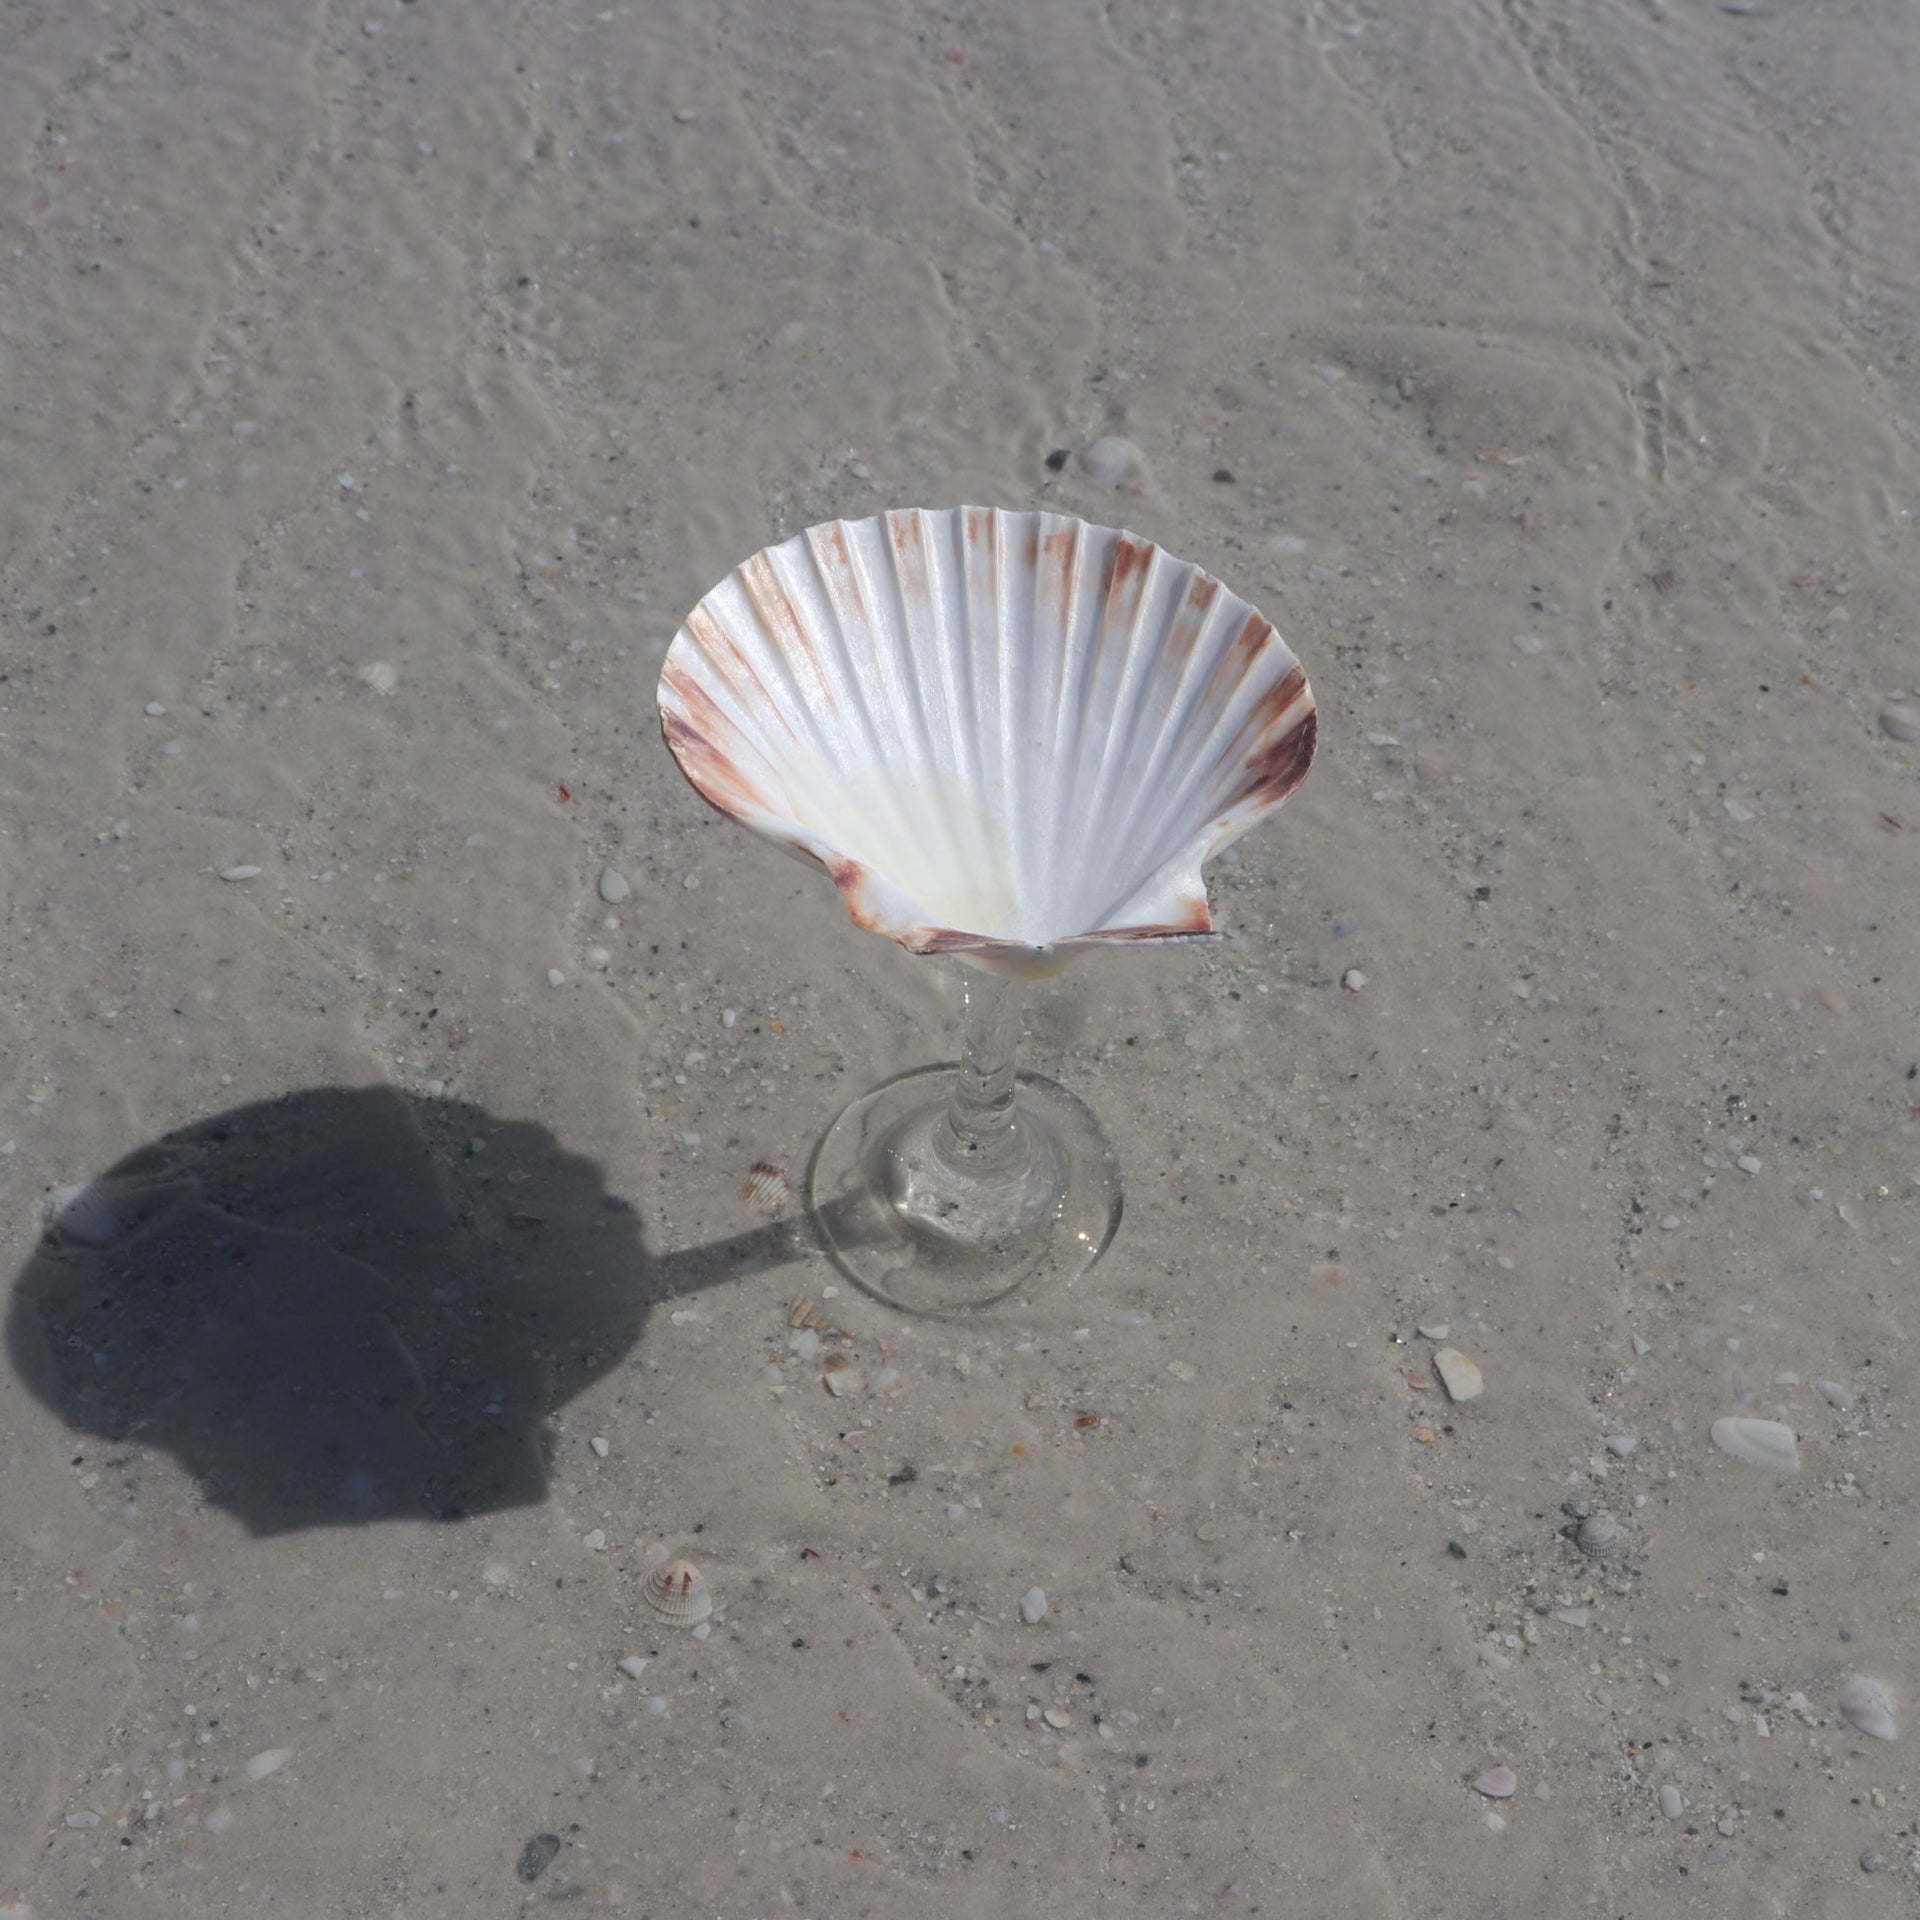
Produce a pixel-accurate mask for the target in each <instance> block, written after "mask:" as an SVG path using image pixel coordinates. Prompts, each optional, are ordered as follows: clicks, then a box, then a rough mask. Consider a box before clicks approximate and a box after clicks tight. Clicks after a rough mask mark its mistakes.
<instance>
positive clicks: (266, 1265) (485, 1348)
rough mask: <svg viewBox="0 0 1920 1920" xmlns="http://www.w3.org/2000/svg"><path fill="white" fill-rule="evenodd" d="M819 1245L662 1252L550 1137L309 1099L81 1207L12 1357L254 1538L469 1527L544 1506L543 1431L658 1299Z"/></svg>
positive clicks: (165, 1152)
mask: <svg viewBox="0 0 1920 1920" xmlns="http://www.w3.org/2000/svg"><path fill="white" fill-rule="evenodd" d="M813 1251H814V1241H813V1239H812V1237H811V1230H810V1229H809V1228H808V1227H807V1226H806V1225H805V1224H804V1223H803V1222H802V1221H801V1220H800V1219H799V1218H798V1217H795V1218H789V1219H782V1220H777V1221H774V1222H773V1223H771V1224H770V1225H767V1226H763V1227H759V1228H756V1229H754V1230H752V1231H748V1232H743V1233H740V1234H737V1235H734V1236H732V1237H731V1238H729V1239H726V1240H721V1241H716V1242H713V1243H710V1244H708V1245H705V1246H700V1247H694V1248H690V1249H688V1250H686V1251H684V1252H680V1253H673V1254H666V1255H656V1254H653V1253H651V1252H650V1251H649V1250H648V1248H647V1246H646V1244H645V1241H644V1238H643V1236H642V1233H641V1229H640V1223H639V1221H638V1219H637V1218H636V1216H635V1215H634V1213H633V1211H632V1209H631V1207H630V1206H629V1205H628V1204H627V1203H626V1202H625V1201H623V1200H622V1199H620V1198H619V1197H618V1196H616V1195H614V1194H611V1193H609V1192H608V1191H607V1188H606V1186H605V1182H604V1178H603V1175H602V1172H601V1169H600V1168H599V1167H598V1165H597V1164H595V1163H594V1162H593V1161H591V1160H588V1159H586V1158H584V1157H583V1156H581V1155H578V1154H574V1153H571V1152H569V1151H568V1150H567V1149H566V1148H564V1147H563V1146H561V1144H560V1143H559V1142H558V1141H557V1140H556V1139H555V1138H554V1136H553V1135H552V1134H551V1133H550V1132H548V1131H547V1129H545V1128H544V1127H541V1126H538V1125H536V1124H533V1123H531V1122H527V1121H517V1120H516V1121H502V1120H499V1119H496V1118H495V1117H494V1116H492V1115H490V1114H488V1113H486V1112H485V1111H484V1110H482V1109H480V1108H477V1107H474V1106H471V1105H468V1104H465V1103H462V1102H458V1101H450V1100H429V1099H421V1098H415V1097H413V1096H410V1095H407V1094H404V1093H401V1092H399V1091H397V1090H396V1089H394V1088H391V1087H359V1088H341V1087H320V1088H311V1089H306V1090H303V1091H300V1092H297V1093H292V1094H289V1095H287V1096H285V1097H284V1098H282V1099H279V1100H273V1101H266V1102H262V1103H260V1104H258V1105H254V1106H249V1107H243V1108H238V1109H235V1110H234V1111H232V1112H228V1113H224V1114H220V1115H218V1116H216V1117H215V1118H213V1119H210V1120H207V1121H204V1122H202V1123H200V1124H199V1125H196V1126H193V1127H189V1128H185V1129H183V1130H181V1131H180V1132H178V1133H173V1134H169V1135H167V1136H165V1137H164V1138H162V1139H160V1140H157V1141H155V1142H153V1143H152V1144H151V1145H150V1146H147V1147H144V1148H142V1149H140V1150H139V1151H137V1152H135V1153H133V1154H130V1155H128V1156H127V1157H126V1158H125V1159H123V1160H121V1161H120V1162H119V1163H118V1164H117V1165H115V1166H114V1167H113V1168H111V1169H110V1170H109V1171H108V1172H107V1173H106V1174H104V1175H103V1176H102V1177H101V1178H100V1179H98V1180H96V1181H94V1182H92V1183H91V1184H90V1185H89V1186H88V1187H87V1188H86V1189H85V1190H84V1191H83V1192H81V1193H78V1194H74V1195H71V1196H68V1197H67V1198H66V1200H65V1202H64V1205H63V1206H62V1207H61V1208H60V1210H59V1211H58V1213H57V1214H56V1216H55V1218H54V1220H53V1221H52V1223H51V1224H50V1226H49V1228H48V1231H47V1232H46V1234H45V1235H44V1237H43V1238H42V1240H41V1242H40V1244H39V1245H38V1247H37V1248H36V1249H35V1251H34V1253H33V1255H32V1256H31V1258H30V1259H29V1260H28V1261H27V1263H26V1265H25V1266H24V1267H23V1269H22V1270H21V1272H20V1274H19V1275H18V1277H17V1279H16V1281H15V1284H14V1288H13V1293H12V1298H11V1301H10V1303H9V1312H8V1319H7V1343H8V1350H9V1353H10V1355H11V1358H12V1360H13V1364H14V1367H15V1369H16V1371H17V1372H18V1373H19V1374H20V1376H21V1377H22V1378H23V1379H24V1380H25V1381H26V1382H27V1384H28V1385H29V1386H30V1387H31V1389H32V1390H33V1391H34V1392H35V1393H36V1394H37V1395H38V1396H39V1397H40V1398H41V1399H42V1400H44V1401H45V1402H46V1403H47V1404H48V1405H49V1406H51V1407H53V1408H54V1409H55V1410H56V1411H57V1412H58V1413H59V1414H60V1416H61V1417H62V1419H64V1420H65V1421H67V1422H68V1423H69V1424H70V1425H71V1426H73V1427H74V1428H76V1429H78V1430H79V1431H80V1432H83V1433H86V1434H91V1435H94V1436H96V1437H97V1438H98V1439H100V1440H102V1441H106V1442H109V1443H112V1444H113V1445H116V1446H126V1447H129V1448H133V1449H158V1450H161V1451H164V1452H166V1453H169V1454H171V1455H173V1456H174V1457H175V1458H176V1459H177V1460H178V1461H179V1463H180V1465H181V1466H182V1468H183V1469H184V1470H185V1471H186V1472H187V1473H189V1474H190V1475H191V1476H192V1477H193V1479H194V1481H195V1482H196V1484H197V1486H198V1487H199V1489H200V1490H201V1492H202V1493H203V1495H204V1497H205V1498H206V1499H207V1500H208V1501H209V1502H211V1503H213V1504H215V1505H217V1506H220V1507H222V1508H225V1509H226V1510H228V1511H230V1512H232V1513H233V1514H235V1515H236V1516H237V1517H238V1518H239V1519H240V1520H241V1521H242V1522H243V1523H244V1524H245V1525H246V1526H247V1527H248V1528H249V1529H250V1530H251V1531H252V1532H254V1533H256V1534H273V1533H280V1532H285V1531H288V1530H291V1529H295V1528H301V1527H314V1526H337V1525H352V1524H364V1523H367V1522H371V1521H375V1520H384V1519H397V1518H419V1517H421V1516H433V1517H438V1518H441V1519H457V1518H459V1517H461V1516H463V1515H466V1514H472V1513H484V1512H489V1511H494V1510H498V1509H502V1508H507V1507H514V1506H523V1505H527V1504H530V1503H532V1502H536V1501H539V1500H541V1499H543V1498H544V1497H545V1495H546V1492H547V1487H548V1465H549V1460H548V1455H549V1450H550V1446H551V1442H552V1430H551V1416H552V1415H553V1414H555V1413H556V1412H557V1411H558V1410H559V1409H560V1408H562V1407H564V1406H565V1405H566V1403H567V1402H568V1401H570V1400H571V1399H573V1398H574V1397H576V1396H577V1395H578V1394H580V1393H581V1392H582V1391H583V1390H584V1389H586V1388H587V1387H588V1386H590V1385H591V1384H592V1383H593V1382H595V1381H596V1380H599V1379H601V1378H603V1377H604V1376H605V1375H606V1374H607V1373H608V1372H610V1371H611V1370H612V1369H613V1368H615V1367H616V1366H618V1365H619V1364H620V1363H621V1362H622V1361H623V1360H624V1359H625V1358H626V1356H627V1355H628V1354H629V1353H630V1352H631V1351H632V1349H633V1347H634V1345H635V1343H636V1342H637V1341H638V1340H639V1338H640V1335H641V1333H642V1332H643V1331H644V1329H645V1326H646V1321H647V1316H648V1315H649V1313H650V1312H652V1310H653V1309H654V1308H655V1307H656V1306H658V1305H659V1304H660V1303H661V1302H663V1301H668V1302H670V1301H673V1300H675V1299H679V1298H681V1297H684V1296H686V1295H689V1294H693V1293H696V1292H699V1291H701V1290H703V1289H705V1288H709V1287H717V1286H721V1285H724V1284H726V1283H727V1282H729V1281H736V1280H744V1279H747V1278H750V1277H751V1276H753V1275H755V1274H759V1273H764V1272H768V1271H770V1270H772V1269H775V1268H778V1267H782V1266H786V1265H789V1264H792V1263H794V1262H796V1261H799V1260H801V1259H804V1258H806V1257H808V1256H809V1255H810V1254H811V1253H812V1252H813ZM109 1464H115V1463H109ZM117 1465H118V1466H119V1468H120V1470H122V1471H123V1472H126V1473H130V1474H133V1475H137V1474H138V1471H139V1466H138V1458H137V1455H134V1456H133V1457H131V1458H129V1459H128V1460H127V1461H123V1462H120V1463H117Z"/></svg>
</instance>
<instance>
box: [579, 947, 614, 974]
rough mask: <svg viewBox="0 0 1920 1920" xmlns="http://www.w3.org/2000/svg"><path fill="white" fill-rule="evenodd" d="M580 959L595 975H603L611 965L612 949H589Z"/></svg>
mask: <svg viewBox="0 0 1920 1920" xmlns="http://www.w3.org/2000/svg"><path fill="white" fill-rule="evenodd" d="M580 958H581V959H582V960H584V961H585V962H586V963H587V965H588V966H590V967H591V968H592V969H593V970H594V972H595V973H605V972H606V970H607V969H608V968H609V967H610V966H612V965H613V952H612V949H611V948H608V947H589V948H588V949H587V950H586V952H585V953H583V954H582V955H581V956H580Z"/></svg>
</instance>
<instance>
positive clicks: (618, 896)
mask: <svg viewBox="0 0 1920 1920" xmlns="http://www.w3.org/2000/svg"><path fill="white" fill-rule="evenodd" d="M632 891H633V889H632V888H631V887H630V886H628V885H627V876H626V875H625V874H624V873H621V872H619V871H618V870H617V869H615V868H613V867H603V868H602V869H601V872H600V898H601V899H602V900H604V901H605V902H606V903H607V905H608V906H610V907H617V906H618V905H619V904H620V902H621V901H622V900H624V899H625V898H626V897H627V895H628V894H630V893H631V892H632Z"/></svg>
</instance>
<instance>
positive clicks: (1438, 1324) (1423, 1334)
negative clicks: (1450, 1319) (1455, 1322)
mask: <svg viewBox="0 0 1920 1920" xmlns="http://www.w3.org/2000/svg"><path fill="white" fill-rule="evenodd" d="M1452 1331H1453V1328H1452V1327H1451V1326H1449V1325H1448V1324H1447V1322H1446V1321H1444V1320H1436V1321H1434V1322H1433V1324H1432V1325H1431V1326H1426V1327H1422V1328H1420V1329H1419V1333H1420V1338H1421V1339H1422V1340H1444V1339H1445V1338H1446V1337H1447V1335H1448V1334H1450V1333H1451V1332H1452Z"/></svg>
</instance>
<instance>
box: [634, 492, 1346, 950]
mask: <svg viewBox="0 0 1920 1920" xmlns="http://www.w3.org/2000/svg"><path fill="white" fill-rule="evenodd" d="M659 700H660V718H661V726H662V730H663V732H664V734H665V737H666V741H667V745H668V746H669V747H670V748H671V749H672V751H673V754H674V757H675V758H676V759H677V760H678V762H679V764H680V767H681V770H682V771H683V772H684V773H685V774H686V776H687V778H688V779H689V780H690V781H691V782H692V783H693V785H694V786H695V788H697V789H698V791H699V792H700V793H701V794H702V795H703V796H704V797H705V798H706V799H707V800H708V801H709V802H710V803H711V804H712V805H713V806H714V807H716V808H717V809H718V810H719V811H720V812H722V813H725V814H728V815H730V816H731V817H732V818H734V819H736V820H738V821H740V822H741V823H742V824H743V825H745V826H748V827H751V828H753V829H754V831H755V832H757V833H761V834H764V835H765V836H766V837H767V838H769V839H771V840H774V841H775V842H777V843H778V844H780V845H781V846H783V847H785V848H787V849H788V850H789V851H791V852H793V853H795V854H797V855H799V856H800V857H801V858H803V859H806V860H809V861H812V862H814V863H816V864H818V865H819V866H821V867H824V868H825V869H826V870H827V872H828V873H830V874H831V875H832V877H833V880H834V883H835V884H836V885H837V886H838V887H839V889H840V891H841V893H842V895H843V896H844V897H845V900H846V905H847V910H848V912H849V913H850V914H851V915H852V917H853V919H854V921H855V923H856V924H857V925H859V926H862V927H865V928H867V929H869V930H871V931H873V932H877V933H884V934H886V935H888V936H889V937H890V938H892V939H895V940H897V941H899V942H900V943H901V944H902V945H903V946H906V947H908V948H910V949H912V950H913V951H914V952H917V953H933V952H954V951H961V952H965V951H973V952H975V953H977V954H979V955H980V956H981V957H983V958H991V957H993V956H995V955H1000V956H1006V957H1009V958H1013V957H1018V956H1028V957H1031V956H1034V955H1036V954H1038V955H1045V954H1047V953H1050V952H1052V951H1053V950H1055V949H1060V948H1073V947H1076V946H1080V945H1084V944H1088V943H1096V942H1105V941H1127V940H1169V939H1193V938H1199V937H1204V936H1206V935H1207V934H1209V933H1211V932H1212V930H1213V921H1212V916H1211V915H1210V913H1209V912H1208V908H1207V897H1206V889H1205V886H1204V884H1203V883H1202V880H1201V875H1200V869H1201V865H1202V862H1204V861H1205V860H1206V859H1207V858H1208V857H1209V856H1210V855H1211V854H1214V853H1216V852H1218V851H1219V850H1220V849H1221V848H1222V847H1224V846H1226V845H1227V844H1228V843H1229V842H1230V841H1233V840H1235V839H1238V838H1239V836H1240V835H1241V834H1243V833H1244V832H1246V830H1247V829H1248V828H1249V827H1251V826H1252V825H1253V824H1254V823H1255V822H1256V821H1258V820H1259V819H1261V818H1262V817H1263V816H1264V815H1266V814H1268V813H1270V812H1272V811H1273V809H1274V808H1275V807H1277V806H1279V805H1280V804H1281V802H1282V801H1284V800H1285V799H1286V798H1287V796H1288V795H1289V794H1290V793H1292V792H1293V790H1294V788H1295V787H1297V786H1298V785H1299V784H1300V782H1301V780H1302V779H1304V778H1305V776H1306V772H1307V768H1308V765H1309V764H1310V762H1311V761H1312V758H1313V748H1314V733H1315V715H1314V702H1313V695H1312V693H1311V692H1310V691H1309V689H1308V686H1307V681H1306V675H1305V673H1304V672H1303V671H1302V669H1301V667H1300V663H1299V662H1298V661H1297V660H1296V659H1295V658H1294V656H1293V654H1292V652H1291V651H1290V650H1289V648H1288V647H1287V644H1286V642H1285V641H1284V640H1282V639H1281V638H1280V636H1279V635H1278V634H1277V633H1275V632H1274V630H1273V628H1272V627H1271V626H1270V625H1269V624H1268V623H1267V621H1266V620H1264V619H1263V618H1262V617H1261V616H1260V615H1259V614H1258V613H1256V612H1255V611H1254V610H1253V608H1252V607H1250V606H1249V605H1248V604H1247V603H1246V602H1245V601H1243V600H1241V599H1239V598H1238V597H1237V596H1235V595H1234V594H1232V593H1230V592H1228V591H1227V589H1226V588H1225V587H1223V586H1222V585H1221V584H1220V582H1219V581H1218V580H1216V579H1214V578H1213V577H1212V576H1211V575H1210V574H1207V573H1204V572H1202V571H1201V569H1200V568H1198V567H1196V566H1194V565H1192V564H1191V563H1190V562H1187V561H1184V560H1178V559H1175V558H1174V557H1173V556H1172V555H1171V554H1168V553H1166V552H1164V551H1163V550H1162V549H1160V548H1159V547H1156V546H1155V545H1153V544H1152V543H1151V542H1150V541H1147V540H1143V539H1140V538H1139V537H1138V536H1137V535H1134V534H1130V533H1125V532H1122V531H1120V530H1118V529H1116V528H1112V527H1096V526H1091V525H1089V524H1087V523H1086V522H1084V521H1081V520H1075V519H1070V518H1067V517H1065V516H1063V515H1059V514H1050V513H1007V512H1002V511H1000V510H998V509H994V508H987V507H956V508H950V509H945V510H939V511H927V510H920V509H906V510H900V511H895V512H890V513H883V514H877V515H875V516H874V517H873V518H872V519H868V520H853V521H829V522H827V523H825V524H823V525H821V526H817V527H811V528H809V529H808V530H807V531H806V532H805V533H803V534H800V535H797V536H796V537H795V538H794V539H792V540H789V541H787V542H785V543H784V544H783V545H780V546H776V547H769V548H767V549H765V550H764V551H763V552H761V553H758V554H756V555H755V556H754V557H753V558H752V559H751V560H749V561H747V562H746V563H745V564H744V565H743V566H741V567H740V568H738V569H737V570H736V571H735V572H734V573H733V574H731V575H730V576H729V577H728V578H727V579H726V580H724V581H722V582H721V584H720V585H719V586H717V587H715V588H714V590H713V591H712V592H711V593H709V594H708V595H707V596H706V598H705V599H704V600H702V601H701V602H700V604H699V605H698V606H697V607H696V608H695V609H694V610H693V612H692V613H691V614H689V615H688V616H687V620H686V624H685V625H684V626H683V627H682V628H681V629H680V632H679V633H678V634H677V635H676V636H675V639H674V642H673V645H672V647H671V648H670V649H669V650H668V653H667V658H666V663H665V666H664V668H663V669H662V672H661V676H660V689H659Z"/></svg>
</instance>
